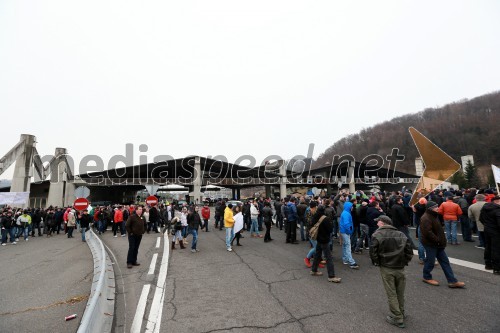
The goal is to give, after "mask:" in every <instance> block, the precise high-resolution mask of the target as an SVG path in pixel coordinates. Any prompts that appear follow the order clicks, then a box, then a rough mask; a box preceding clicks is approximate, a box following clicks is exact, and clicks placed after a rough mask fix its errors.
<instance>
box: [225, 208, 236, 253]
mask: <svg viewBox="0 0 500 333" xmlns="http://www.w3.org/2000/svg"><path fill="white" fill-rule="evenodd" d="M224 227H225V228H226V250H227V251H229V252H231V251H233V249H232V247H231V241H232V240H233V238H234V228H233V227H234V216H233V205H232V204H229V205H227V207H226V209H225V211H224Z"/></svg>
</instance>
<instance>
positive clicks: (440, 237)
mask: <svg viewBox="0 0 500 333" xmlns="http://www.w3.org/2000/svg"><path fill="white" fill-rule="evenodd" d="M425 208H426V211H425V213H424V215H423V216H422V218H421V219H420V241H421V242H422V245H423V246H424V248H425V254H426V258H425V262H424V270H423V281H424V282H425V283H427V284H430V285H432V286H439V282H438V281H436V280H434V279H432V274H431V272H432V270H433V269H434V261H435V260H436V259H437V260H438V262H439V265H441V268H442V269H443V273H444V275H445V276H446V279H447V280H448V287H450V288H463V287H464V286H465V283H463V282H459V281H458V280H457V279H456V278H455V275H454V274H453V270H452V269H451V265H450V260H449V259H448V256H447V255H446V252H445V250H444V249H445V248H446V236H445V234H444V230H443V227H442V226H441V221H440V220H439V206H438V204H437V203H436V202H434V201H427V204H426V205H425Z"/></svg>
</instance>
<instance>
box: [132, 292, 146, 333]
mask: <svg viewBox="0 0 500 333" xmlns="http://www.w3.org/2000/svg"><path fill="white" fill-rule="evenodd" d="M150 289H151V285H150V284H146V285H144V286H143V287H142V293H141V297H140V298H139V303H138V304H137V309H136V311H135V316H134V321H133V322H132V328H131V329H130V333H140V332H141V326H142V320H143V317H144V311H145V310H146V302H147V301H148V295H149V290H150Z"/></svg>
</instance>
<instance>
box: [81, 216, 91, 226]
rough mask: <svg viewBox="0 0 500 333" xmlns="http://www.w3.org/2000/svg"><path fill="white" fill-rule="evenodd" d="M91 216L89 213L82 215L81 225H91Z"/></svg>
mask: <svg viewBox="0 0 500 333" xmlns="http://www.w3.org/2000/svg"><path fill="white" fill-rule="evenodd" d="M90 221H91V217H90V215H89V214H82V217H80V227H82V228H88V227H89V226H90Z"/></svg>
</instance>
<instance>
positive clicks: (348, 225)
mask: <svg viewBox="0 0 500 333" xmlns="http://www.w3.org/2000/svg"><path fill="white" fill-rule="evenodd" d="M352 206H353V204H352V202H350V201H348V202H345V203H344V211H343V212H342V214H341V215H340V223H339V229H340V237H341V238H342V262H343V263H344V265H349V267H350V268H352V269H358V268H359V266H358V264H357V263H356V261H354V259H353V258H352V253H351V234H352V233H353V232H354V225H353V223H352V215H351V209H352Z"/></svg>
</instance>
